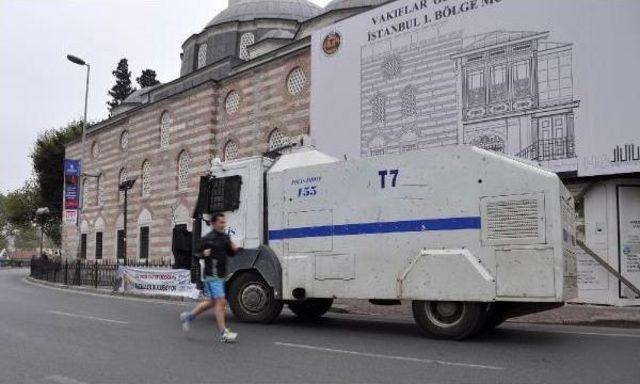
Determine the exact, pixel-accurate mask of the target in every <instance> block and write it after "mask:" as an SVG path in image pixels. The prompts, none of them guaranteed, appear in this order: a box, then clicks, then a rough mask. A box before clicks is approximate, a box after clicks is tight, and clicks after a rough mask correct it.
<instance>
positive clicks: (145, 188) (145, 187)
mask: <svg viewBox="0 0 640 384" xmlns="http://www.w3.org/2000/svg"><path fill="white" fill-rule="evenodd" d="M150 194H151V163H150V162H149V161H145V162H144V164H142V196H149V195H150Z"/></svg>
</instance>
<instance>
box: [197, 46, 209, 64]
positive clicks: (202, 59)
mask: <svg viewBox="0 0 640 384" xmlns="http://www.w3.org/2000/svg"><path fill="white" fill-rule="evenodd" d="M205 65H207V43H202V44H200V46H199V47H198V69H200V68H202V67H204V66H205Z"/></svg>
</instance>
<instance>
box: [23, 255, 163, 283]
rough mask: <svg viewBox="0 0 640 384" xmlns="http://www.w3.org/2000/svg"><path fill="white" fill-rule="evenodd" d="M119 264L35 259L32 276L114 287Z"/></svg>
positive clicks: (146, 264) (149, 264) (144, 264)
mask: <svg viewBox="0 0 640 384" xmlns="http://www.w3.org/2000/svg"><path fill="white" fill-rule="evenodd" d="M119 265H122V264H119V263H116V262H115V261H110V260H104V261H103V260H71V261H69V260H64V261H63V260H60V259H53V260H50V259H33V260H31V273H30V276H31V277H32V278H34V279H38V280H43V281H48V282H50V283H58V284H66V285H86V286H92V287H95V288H99V287H109V288H113V287H114V284H115V282H116V277H117V271H118V266H119ZM127 266H129V267H152V268H171V264H167V263H165V262H164V261H158V262H149V261H148V260H146V261H139V262H133V263H132V262H128V263H127Z"/></svg>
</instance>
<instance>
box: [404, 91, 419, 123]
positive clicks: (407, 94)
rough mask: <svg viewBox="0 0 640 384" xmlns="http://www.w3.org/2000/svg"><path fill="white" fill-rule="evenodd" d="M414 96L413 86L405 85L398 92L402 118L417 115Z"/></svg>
mask: <svg viewBox="0 0 640 384" xmlns="http://www.w3.org/2000/svg"><path fill="white" fill-rule="evenodd" d="M416 94H417V92H416V87H414V86H413V85H407V86H406V87H404V88H403V89H402V92H400V101H401V110H402V116H416V115H417V114H418V108H417V103H416Z"/></svg>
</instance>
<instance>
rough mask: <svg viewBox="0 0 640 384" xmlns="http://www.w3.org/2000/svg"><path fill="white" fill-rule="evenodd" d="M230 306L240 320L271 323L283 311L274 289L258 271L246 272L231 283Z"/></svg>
mask: <svg viewBox="0 0 640 384" xmlns="http://www.w3.org/2000/svg"><path fill="white" fill-rule="evenodd" d="M228 299H229V307H230V308H231V312H233V315H234V316H235V317H236V318H237V319H238V320H240V321H245V322H252V323H270V322H272V321H274V320H275V319H276V318H277V317H278V315H280V312H281V311H282V305H283V303H282V301H280V300H276V299H275V297H274V295H273V289H272V288H271V287H270V286H269V285H268V284H267V283H266V282H265V281H264V279H263V278H262V276H260V274H258V273H256V272H244V273H242V274H241V275H239V276H238V277H236V278H234V279H233V280H231V282H230V284H229V295H228Z"/></svg>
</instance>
